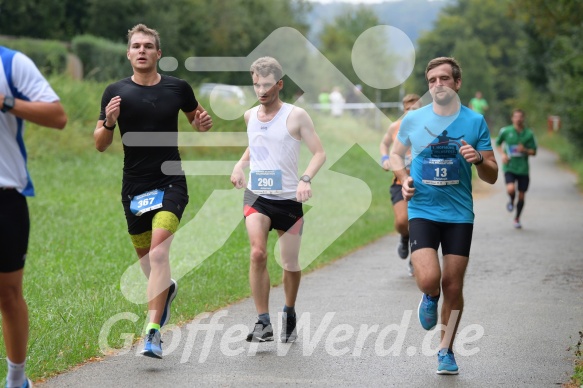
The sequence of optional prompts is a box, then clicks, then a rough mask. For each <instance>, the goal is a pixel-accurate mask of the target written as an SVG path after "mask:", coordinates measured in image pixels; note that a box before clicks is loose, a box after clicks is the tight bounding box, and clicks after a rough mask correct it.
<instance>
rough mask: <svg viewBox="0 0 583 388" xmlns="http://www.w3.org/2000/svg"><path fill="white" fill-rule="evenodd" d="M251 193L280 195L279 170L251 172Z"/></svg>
mask: <svg viewBox="0 0 583 388" xmlns="http://www.w3.org/2000/svg"><path fill="white" fill-rule="evenodd" d="M251 191H253V192H254V193H255V194H280V193H281V192H282V191H283V190H282V183H281V170H258V171H251Z"/></svg>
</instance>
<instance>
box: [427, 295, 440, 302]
mask: <svg viewBox="0 0 583 388" xmlns="http://www.w3.org/2000/svg"><path fill="white" fill-rule="evenodd" d="M425 295H427V299H429V300H432V301H434V302H437V301H439V297H440V296H441V293H439V294H437V295H435V296H431V295H429V294H425Z"/></svg>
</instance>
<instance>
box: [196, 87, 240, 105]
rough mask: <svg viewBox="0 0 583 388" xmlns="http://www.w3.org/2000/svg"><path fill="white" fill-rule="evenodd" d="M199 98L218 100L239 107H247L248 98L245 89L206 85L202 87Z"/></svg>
mask: <svg viewBox="0 0 583 388" xmlns="http://www.w3.org/2000/svg"><path fill="white" fill-rule="evenodd" d="M198 96H201V97H207V98H211V96H212V98H213V99H215V98H218V99H221V100H225V101H227V102H235V103H237V104H239V105H245V103H246V98H245V93H244V92H243V89H242V88H241V87H239V86H236V85H226V84H216V83H204V84H202V85H200V92H199V94H198Z"/></svg>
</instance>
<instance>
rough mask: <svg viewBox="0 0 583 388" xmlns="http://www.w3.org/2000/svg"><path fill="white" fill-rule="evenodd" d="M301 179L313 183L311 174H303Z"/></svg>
mask: <svg viewBox="0 0 583 388" xmlns="http://www.w3.org/2000/svg"><path fill="white" fill-rule="evenodd" d="M300 180H301V181H304V182H306V183H312V179H311V178H310V176H309V175H302V176H301V177H300Z"/></svg>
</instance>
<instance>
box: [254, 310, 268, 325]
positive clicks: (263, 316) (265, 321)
mask: <svg viewBox="0 0 583 388" xmlns="http://www.w3.org/2000/svg"><path fill="white" fill-rule="evenodd" d="M257 318H259V320H260V321H261V323H263V324H264V325H269V324H270V323H271V319H270V318H269V313H263V314H259V315H258V316H257Z"/></svg>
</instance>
